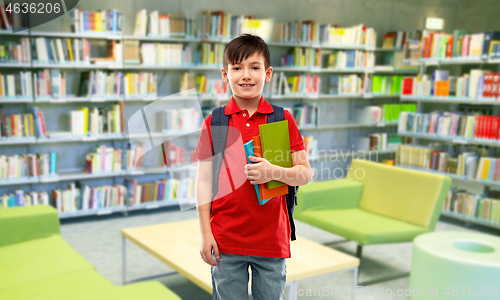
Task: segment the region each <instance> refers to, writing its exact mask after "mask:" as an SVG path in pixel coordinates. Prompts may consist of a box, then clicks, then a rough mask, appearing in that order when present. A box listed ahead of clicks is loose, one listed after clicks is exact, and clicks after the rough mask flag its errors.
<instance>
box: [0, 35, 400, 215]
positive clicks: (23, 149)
mask: <svg viewBox="0 0 500 300" xmlns="http://www.w3.org/2000/svg"><path fill="white" fill-rule="evenodd" d="M0 35H8V36H11V37H15V36H18V37H28V38H30V39H31V38H38V37H43V38H68V39H89V40H96V41H115V42H120V43H122V45H123V43H124V42H125V41H128V40H135V41H139V42H158V43H183V44H188V43H189V44H201V43H212V44H225V43H227V42H228V41H229V39H226V38H189V37H186V38H165V37H158V36H156V37H155V36H132V35H123V34H107V33H102V34H99V33H70V32H42V31H31V30H27V31H26V32H21V33H16V34H12V33H9V32H7V31H0ZM268 45H269V46H270V48H271V49H273V48H275V49H284V50H286V49H288V48H293V47H305V48H314V49H325V50H361V51H371V52H373V51H377V49H376V48H374V47H372V46H362V45H350V44H328V43H324V44H322V43H283V42H269V43H268ZM271 51H273V50H271ZM121 58H122V60H121V61H119V62H118V63H109V64H99V65H93V64H84V63H82V64H69V63H66V64H50V63H38V62H35V61H30V62H29V63H0V73H1V72H2V71H3V70H11V69H25V70H33V71H34V72H36V71H37V70H40V69H51V70H62V71H68V72H75V73H78V72H84V71H93V70H109V71H122V72H129V71H132V72H141V71H151V72H156V73H162V74H172V77H174V76H177V74H178V73H179V72H182V71H190V72H203V73H205V72H207V73H210V74H212V75H214V74H215V75H218V76H220V74H219V73H220V69H221V68H222V65H208V64H201V65H195V64H191V65H154V64H151V65H146V64H139V65H137V64H127V63H126V62H125V59H124V56H123V55H122V57H121ZM273 65H276V67H274V70H275V71H276V72H288V73H314V74H335V73H339V74H361V75H362V74H373V73H379V72H380V73H393V74H404V73H405V71H404V70H391V71H388V70H377V68H375V67H373V68H344V69H328V68H318V67H279V64H273ZM160 84H161V83H160V82H159V83H158V85H160ZM73 88H74V87H73ZM172 92H173V88H172V87H171V86H168V87H167V88H166V89H164V90H163V93H160V92H159V93H158V96H156V95H149V96H141V95H132V96H131V95H123V96H118V97H103V96H92V97H86V96H83V97H82V96H73V95H67V96H64V97H60V98H53V97H36V96H32V97H23V98H20V97H15V98H0V103H1V104H2V105H5V107H6V108H7V110H8V109H9V108H10V107H11V106H10V105H11V104H24V110H25V111H28V109H29V108H30V107H31V106H40V107H44V108H45V109H46V110H52V108H57V110H58V111H57V112H55V114H60V112H59V111H60V109H59V108H60V107H62V106H66V105H67V106H68V107H76V106H77V105H86V106H87V105H90V106H92V105H108V104H114V103H117V102H121V101H123V102H124V103H125V105H126V106H125V110H126V111H127V114H128V115H130V112H131V111H135V110H137V109H139V108H141V107H142V106H144V105H146V104H148V103H150V102H152V101H156V100H157V99H161V98H162V96H161V95H168V94H169V93H172ZM33 94H34V93H33ZM228 98H229V96H227V95H215V96H212V95H199V96H177V97H169V98H168V101H169V102H172V105H176V107H179V105H180V107H182V106H183V105H186V104H187V103H188V102H190V101H202V102H214V103H212V104H216V103H221V102H224V101H227V100H228ZM266 99H268V100H270V101H274V100H277V101H280V102H283V101H284V102H286V101H289V103H295V102H296V101H298V100H300V101H308V102H310V101H320V102H324V103H326V102H329V100H335V102H344V101H347V102H346V103H350V102H352V103H354V101H353V100H356V99H361V100H372V99H373V100H377V99H380V100H387V99H389V100H398V96H396V95H371V94H365V95H363V94H352V95H342V94H341V95H330V94H316V95H270V96H266ZM337 100H338V101H337ZM290 101H291V102H290ZM346 103H343V104H342V105H344V106H345V104H346ZM349 106H353V104H349ZM346 108H347V109H349V107H346ZM54 116H56V115H54ZM49 122H56V123H57V122H60V121H55V120H51V121H49ZM319 124H320V125H318V126H300V127H299V130H300V131H301V132H302V133H303V134H305V133H308V134H309V133H311V132H312V133H313V134H316V133H315V132H319V134H320V135H321V134H322V132H324V133H326V134H329V135H331V133H328V132H330V131H334V130H343V131H346V132H347V131H351V130H353V131H356V133H357V134H360V133H361V134H367V133H371V131H365V130H369V129H370V128H375V129H377V128H380V129H382V128H384V129H390V130H391V131H394V130H393V129H394V126H395V125H397V124H396V123H378V124H376V123H370V124H368V123H354V122H351V121H349V120H344V119H342V120H340V121H339V122H336V123H335V124H321V122H319ZM49 133H50V131H49ZM152 136H153V137H154V138H169V137H177V136H179V134H165V133H153V134H152ZM147 137H148V135H145V134H142V135H132V134H131V135H128V134H126V133H123V134H107V135H106V134H103V135H98V136H91V135H85V136H71V137H64V138H50V137H43V138H18V139H2V140H0V147H1V148H2V149H7V150H9V151H19V153H34V152H38V151H44V150H45V149H49V150H51V151H54V149H59V148H60V149H61V150H60V151H61V152H60V156H61V154H63V155H67V154H68V153H72V150H76V153H74V155H75V157H78V156H79V155H82V154H85V153H86V152H87V153H88V149H90V147H92V146H94V145H98V144H101V143H105V144H106V145H108V146H110V147H116V148H120V149H124V147H125V145H126V142H127V141H128V140H129V138H147ZM341 146H342V145H341ZM323 147H325V148H328V149H332V148H333V147H329V146H328V145H325V146H323ZM67 148H69V149H67ZM345 148H347V147H344V148H341V149H345ZM9 151H7V152H9ZM371 152H375V153H377V155H392V154H394V150H390V149H387V150H379V151H371ZM72 154H73V153H72ZM355 156H356V154H349V155H348V157H350V158H353V157H355ZM330 158H331V156H330V155H323V156H319V157H313V158H311V161H312V162H324V161H328V160H329V159H330ZM66 161H67V159H66ZM66 163H67V162H65V159H64V158H63V159H61V161H60V162H59V169H60V172H59V173H58V174H57V175H55V176H45V177H41V176H39V177H33V178H19V179H15V180H0V192H2V194H5V192H3V191H11V190H13V188H12V187H14V186H21V185H26V186H25V187H26V188H27V189H28V190H29V191H41V190H47V191H50V190H52V189H54V188H61V187H62V186H63V185H59V184H65V183H68V182H72V181H85V182H93V183H95V182H97V183H99V184H103V185H105V184H107V185H115V184H119V183H121V182H123V179H124V178H135V177H136V176H139V177H145V178H144V180H146V181H145V182H151V181H154V180H157V179H159V178H165V176H166V175H167V174H166V172H165V168H160V167H154V166H150V167H145V168H143V171H141V172H139V171H120V172H103V173H94V174H89V173H85V172H83V171H81V170H79V169H81V168H79V167H78V166H76V167H75V166H74V165H71V166H68V167H66V165H65V164H66ZM191 171H192V170H189V169H188V170H183V171H179V172H184V173H186V172H188V173H189V172H191ZM2 188H3V189H2ZM9 189H10V190H9ZM179 201H187V202H189V201H194V199H179V200H174V201H158V202H152V203H143V204H140V205H133V206H127V205H121V206H117V207H106V208H102V209H99V210H85V211H76V212H63V213H60V218H61V219H64V218H73V217H81V216H90V215H107V214H113V213H124V214H126V213H127V212H129V211H134V210H141V209H155V208H160V207H165V206H173V205H176V204H177V203H178V202H179Z"/></svg>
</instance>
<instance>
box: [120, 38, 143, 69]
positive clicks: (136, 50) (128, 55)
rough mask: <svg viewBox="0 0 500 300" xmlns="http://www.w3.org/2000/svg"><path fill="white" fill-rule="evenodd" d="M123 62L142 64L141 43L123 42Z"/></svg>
mask: <svg viewBox="0 0 500 300" xmlns="http://www.w3.org/2000/svg"><path fill="white" fill-rule="evenodd" d="M123 62H124V63H125V64H140V63H141V50H140V41H135V40H133V41H130V40H125V41H123Z"/></svg>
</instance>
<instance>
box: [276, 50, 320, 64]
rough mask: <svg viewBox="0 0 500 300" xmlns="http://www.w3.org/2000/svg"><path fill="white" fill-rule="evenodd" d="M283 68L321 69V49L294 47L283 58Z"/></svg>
mask: <svg viewBox="0 0 500 300" xmlns="http://www.w3.org/2000/svg"><path fill="white" fill-rule="evenodd" d="M281 66H282V67H317V68H320V67H321V49H316V48H300V47H294V48H292V49H290V50H289V51H288V54H286V55H282V56H281Z"/></svg>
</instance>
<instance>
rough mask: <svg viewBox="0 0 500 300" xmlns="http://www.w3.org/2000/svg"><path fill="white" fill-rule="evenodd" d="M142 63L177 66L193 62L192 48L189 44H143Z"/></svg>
mask: <svg viewBox="0 0 500 300" xmlns="http://www.w3.org/2000/svg"><path fill="white" fill-rule="evenodd" d="M140 51H141V57H142V64H145V65H164V66H175V65H183V64H191V63H192V61H191V56H192V50H191V46H189V45H185V46H184V45H182V44H161V43H142V44H141V50H140Z"/></svg>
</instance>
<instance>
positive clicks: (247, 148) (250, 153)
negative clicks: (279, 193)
mask: <svg viewBox="0 0 500 300" xmlns="http://www.w3.org/2000/svg"><path fill="white" fill-rule="evenodd" d="M243 147H244V148H245V155H246V156H247V161H248V163H249V164H253V162H252V161H250V159H249V158H248V157H249V156H255V152H254V150H253V140H250V141H249V142H247V143H245V144H244V145H243ZM254 187H255V192H256V194H257V199H259V204H260V205H263V204H265V203H266V202H267V201H269V200H271V199H272V198H269V199H266V200H264V201H262V200H261V199H260V192H259V185H258V184H254Z"/></svg>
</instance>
